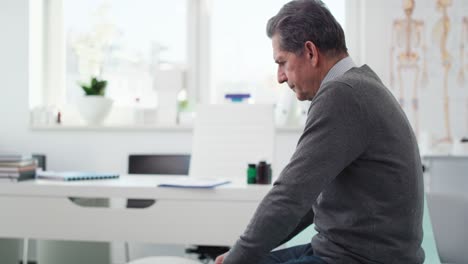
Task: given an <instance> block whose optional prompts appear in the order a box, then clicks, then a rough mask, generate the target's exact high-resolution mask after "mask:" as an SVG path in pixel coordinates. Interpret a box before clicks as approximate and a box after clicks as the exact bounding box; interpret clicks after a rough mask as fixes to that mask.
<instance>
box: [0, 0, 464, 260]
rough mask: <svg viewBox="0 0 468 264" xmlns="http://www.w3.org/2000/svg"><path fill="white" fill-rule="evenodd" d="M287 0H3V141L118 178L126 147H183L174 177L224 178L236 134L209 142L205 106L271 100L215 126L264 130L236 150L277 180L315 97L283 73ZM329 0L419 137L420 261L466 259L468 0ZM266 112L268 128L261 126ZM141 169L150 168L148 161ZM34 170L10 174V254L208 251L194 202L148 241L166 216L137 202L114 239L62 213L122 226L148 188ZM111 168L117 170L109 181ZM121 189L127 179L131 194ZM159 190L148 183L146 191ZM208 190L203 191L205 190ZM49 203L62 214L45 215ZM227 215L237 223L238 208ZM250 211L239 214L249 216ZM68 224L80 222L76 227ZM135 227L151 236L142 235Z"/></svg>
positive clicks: (55, 164)
mask: <svg viewBox="0 0 468 264" xmlns="http://www.w3.org/2000/svg"><path fill="white" fill-rule="evenodd" d="M286 2H288V1H287V0H237V1H228V0H173V1H165V0H140V1H129V0H0V32H1V35H0V40H1V41H0V58H1V60H0V76H1V77H2V80H1V82H0V83H1V88H0V91H1V92H0V109H1V111H0V124H1V125H0V126H1V129H0V154H3V153H17V154H18V153H19V154H21V155H29V154H33V155H36V156H37V155H38V156H39V157H41V158H42V159H43V161H45V164H46V165H45V166H44V167H45V168H44V169H45V170H46V171H59V172H66V171H87V172H96V173H102V172H113V173H116V174H119V175H120V176H123V175H127V174H130V173H131V172H132V169H131V167H132V166H134V165H135V164H136V163H132V162H140V163H141V160H140V161H135V160H133V161H132V158H130V157H131V156H133V157H134V156H135V155H140V156H141V155H149V157H160V156H163V157H164V156H166V157H167V156H171V155H172V156H174V155H178V156H184V157H185V161H186V162H185V163H184V164H185V165H184V166H187V164H189V163H190V166H191V168H185V169H182V171H178V173H174V174H185V175H187V174H189V171H191V172H193V171H194V170H200V171H202V170H203V169H205V170H206V169H208V170H209V169H210V168H212V169H213V170H215V169H216V172H217V173H215V174H216V175H217V176H219V177H220V178H223V177H224V176H226V175H228V174H229V172H228V170H227V169H223V168H222V167H220V166H218V167H216V166H217V165H218V164H217V158H216V157H218V158H220V157H222V156H223V155H222V154H219V153H217V151H221V152H222V150H221V149H222V148H223V147H225V149H226V151H228V150H229V148H235V147H236V144H233V142H234V141H233V142H229V141H226V142H223V141H222V140H220V141H218V143H217V144H218V145H219V146H220V148H212V149H210V148H209V147H207V145H204V144H205V143H203V140H206V139H207V138H208V137H213V138H214V137H219V133H218V132H217V131H216V130H215V131H213V129H212V127H209V125H210V124H211V123H209V121H207V122H201V120H202V119H203V118H204V116H203V115H202V114H203V113H207V111H203V109H205V110H206V109H211V111H212V112H213V109H219V112H218V115H216V114H212V115H211V116H209V115H210V114H207V116H208V119H209V118H212V119H213V120H214V119H216V118H218V119H219V116H220V115H221V114H222V113H226V111H228V112H229V111H230V110H229V109H233V108H230V107H240V108H239V109H244V108H243V107H242V106H246V107H248V106H258V107H260V108H259V109H261V111H260V112H257V113H263V111H264V110H265V109H267V111H265V112H266V113H267V114H266V115H264V116H269V115H271V117H272V118H271V120H270V119H268V117H266V118H265V117H264V116H260V115H258V114H257V115H255V114H253V113H249V111H248V110H246V111H243V110H239V111H237V110H236V113H235V115H236V116H238V117H239V119H237V117H233V119H232V120H228V119H226V118H224V120H223V121H224V122H225V123H223V125H222V126H218V128H219V129H220V130H219V131H223V128H224V131H226V132H223V133H226V135H230V136H233V138H234V137H238V138H240V140H242V138H243V136H245V135H246V134H243V133H254V136H256V138H259V141H254V142H255V143H257V144H256V145H258V146H260V148H261V151H264V153H265V155H261V154H258V153H257V154H255V155H253V153H252V151H253V150H252V149H253V147H252V148H250V147H249V145H247V144H244V145H245V147H244V148H243V151H244V152H245V153H243V154H242V153H241V154H239V155H238V156H237V157H241V156H245V155H248V154H249V153H250V154H252V155H251V156H250V157H251V158H250V163H258V162H259V161H261V160H265V161H266V162H267V163H269V164H271V168H272V179H273V180H274V179H275V178H276V177H277V176H278V175H279V173H280V172H281V170H282V168H284V166H285V165H286V164H287V162H288V161H289V158H290V156H291V155H292V153H293V151H294V149H295V146H296V143H297V140H298V139H299V137H300V135H301V132H302V128H303V126H304V122H305V119H306V116H307V109H308V106H309V103H308V102H297V101H296V99H295V96H294V94H293V93H292V92H291V90H290V89H289V88H288V87H287V85H280V84H278V83H277V81H276V65H275V63H274V61H273V57H272V48H271V40H270V39H268V37H267V36H266V29H265V27H266V22H267V20H268V19H269V18H270V17H272V16H273V15H275V14H276V13H277V11H278V10H279V9H280V7H281V6H282V5H283V4H285V3H286ZM324 2H325V3H326V4H327V6H328V7H329V9H330V10H331V11H332V13H333V14H334V15H335V17H336V18H337V20H338V21H339V22H340V23H341V25H342V26H343V28H344V30H345V35H346V40H347V46H348V49H349V53H350V56H351V57H352V58H353V60H354V61H355V62H356V64H357V65H362V64H368V65H370V66H371V67H372V68H373V69H374V70H375V71H376V73H377V74H378V75H379V76H380V78H381V79H382V81H383V82H384V83H385V84H386V85H387V87H388V88H389V89H391V91H392V93H393V94H394V96H395V98H396V99H397V100H398V101H399V102H400V105H401V107H402V108H403V109H404V111H405V113H406V114H407V117H408V119H409V121H410V122H411V124H412V126H413V129H414V131H415V133H416V135H417V138H418V143H419V148H420V151H421V157H422V159H423V163H424V169H425V173H424V185H425V186H424V187H425V192H426V207H425V208H426V210H425V214H424V242H423V246H424V249H425V251H426V261H425V263H457V264H463V263H465V264H466V263H468V257H467V254H466V249H467V245H468V231H467V230H468V229H467V228H466V226H465V225H466V223H468V194H467V193H468V192H467V191H468V177H467V171H468V1H467V0H394V1H386V0H324ZM92 77H97V80H95V81H94V86H99V82H100V81H105V82H106V83H105V86H106V87H105V93H104V96H99V95H98V96H86V95H85V93H84V90H85V88H83V87H89V86H93V81H92ZM101 84H102V83H101ZM101 95H102V94H101ZM90 99H91V100H90ZM262 106H267V107H266V108H265V107H262ZM207 107H208V108H207ZM210 107H217V108H210ZM235 109H237V108H235ZM268 109H269V110H268ZM215 112H217V110H215ZM246 117H250V119H251V120H259V121H258V122H257V121H255V122H257V123H255V122H254V121H252V122H250V123H247V124H245V129H244V127H242V126H243V125H244V124H243V123H242V122H240V121H239V120H249V118H246ZM213 120H211V121H213ZM213 122H214V121H213ZM260 124H267V125H266V126H263V125H260ZM268 124H270V125H271V127H272V129H271V130H268V129H265V127H267V128H268ZM207 126H208V127H207ZM215 128H216V126H215ZM249 129H250V130H249ZM252 129H255V130H252ZM255 133H256V134H255ZM202 134H203V135H202ZM199 140H200V141H199ZM260 143H261V144H260ZM253 145H255V144H253ZM204 148H205V149H204ZM203 150H204V151H203ZM236 151H239V148H237V149H236ZM206 152H209V153H206ZM244 154H245V155H244ZM187 158H188V160H189V163H187ZM190 159H191V160H190ZM149 162H151V161H149ZM222 162H223V161H222V160H221V163H222ZM221 163H219V164H221ZM140 165H141V164H140ZM146 165H147V164H146ZM231 165H232V164H227V165H226V166H231ZM235 165H236V166H240V168H241V169H240V170H239V172H237V173H238V174H239V175H234V176H233V177H237V178H236V181H237V180H239V181H241V182H242V183H245V182H246V177H247V176H246V171H247V166H248V163H241V164H235ZM135 166H137V165H135ZM141 166H143V167H144V166H145V165H141ZM175 166H176V167H178V166H179V165H175ZM180 166H182V165H180ZM194 166H195V167H194ZM179 168H180V167H179ZM133 169H135V173H137V174H139V173H146V171H142V168H140V167H138V166H137V167H135V168H133ZM143 170H144V169H143ZM0 171H1V170H0ZM149 173H152V171H151V170H150V171H149ZM152 174H158V171H157V170H155V171H154V172H153V173H152ZM162 174H170V173H162ZM147 177H150V176H147ZM188 177H190V176H188ZM121 178H122V179H123V178H124V177H121ZM128 178H131V176H130V175H128ZM30 181H31V180H30ZM30 181H18V182H13V183H12V182H11V180H9V179H1V178H0V195H1V197H0V200H1V201H0V226H1V227H0V230H1V231H0V263H1V264H18V263H25V262H24V261H27V263H34V264H59V263H60V264H62V263H70V264H74V263H88V264H94V263H95V264H107V263H109V264H110V263H112V264H123V263H131V261H135V260H138V259H140V258H145V257H150V256H154V257H159V260H155V262H153V263H168V264H170V263H188V262H181V261H184V260H187V261H188V260H190V261H193V263H197V261H198V262H199V263H212V260H211V262H210V260H209V259H206V260H199V259H198V257H199V256H200V254H196V253H190V252H187V251H186V250H187V249H190V248H196V245H197V244H195V245H194V244H192V243H184V239H183V237H184V235H187V237H190V238H191V239H192V238H193V237H194V236H192V235H191V234H190V233H191V231H192V230H196V229H197V226H191V225H190V222H191V221H194V222H196V221H198V220H197V219H198V218H197V217H196V216H195V215H193V218H194V219H192V216H190V215H188V216H186V218H185V219H182V220H181V219H174V221H185V222H184V225H185V226H186V228H183V229H182V230H168V231H167V232H168V235H167V237H160V238H154V241H152V239H151V237H149V235H148V236H145V235H144V233H145V232H144V230H143V231H142V229H146V230H147V231H148V232H151V229H153V228H155V229H158V230H160V229H162V228H161V227H160V226H159V227H155V226H151V225H150V224H142V223H150V222H151V221H153V219H152V217H154V222H155V225H157V223H160V222H158V221H157V218H158V217H160V216H159V215H158V214H155V215H151V214H149V213H148V214H145V213H142V214H141V215H142V216H141V217H142V218H141V220H142V222H140V221H138V217H133V216H132V217H130V216H129V219H131V220H134V221H130V220H129V221H126V222H125V223H124V224H123V225H122V226H120V227H121V229H125V231H126V233H125V232H123V231H122V230H115V232H117V233H118V234H117V233H116V234H115V236H114V234H112V232H110V231H109V230H107V231H102V233H101V232H100V230H96V231H95V232H94V231H93V232H94V234H91V232H90V231H86V229H87V228H88V227H87V226H86V225H75V224H74V223H71V224H70V226H69V227H67V228H62V225H63V223H61V222H60V221H61V219H66V214H68V213H69V212H71V211H73V210H74V209H73V208H75V207H76V208H78V209H77V210H86V213H85V214H83V215H82V217H83V218H88V219H81V220H83V221H84V222H86V223H89V228H90V230H91V229H92V228H93V227H92V222H93V221H98V222H99V220H98V218H99V217H100V216H105V217H108V218H106V219H109V222H114V220H115V222H116V223H114V224H115V226H116V227H117V226H119V225H118V224H120V221H119V219H118V218H113V217H114V215H113V214H111V215H109V216H106V215H105V212H106V211H111V212H115V211H117V210H120V211H118V212H119V214H115V216H120V215H122V217H125V215H124V214H125V212H126V211H130V212H132V213H133V212H135V213H136V214H139V213H138V212H137V211H138V210H140V211H142V210H143V211H144V210H145V208H143V209H137V208H125V201H126V199H122V198H145V197H136V196H138V195H136V196H135V197H120V196H119V195H120V194H118V193H117V192H118V191H116V192H115V193H116V196H117V197H103V195H104V196H105V195H106V194H103V193H93V190H100V189H93V188H94V187H90V189H88V190H86V188H81V189H80V190H79V191H76V192H74V193H73V194H71V195H70V197H68V196H67V195H66V194H64V192H65V191H61V189H60V188H59V187H60V186H61V185H59V186H56V185H58V184H55V183H56V181H55V182H54V181H50V182H54V183H52V184H49V183H48V182H47V180H43V182H44V181H45V183H44V184H43V185H41V184H38V185H35V184H31V185H28V184H30V183H28V182H30ZM33 181H34V180H33ZM106 181H109V182H112V181H113V180H100V182H103V184H105V182H106ZM82 182H84V184H86V180H83V181H80V182H79V183H78V185H79V184H82ZM23 186H27V188H26V187H24V188H23ZM124 187H125V186H123V187H122V188H121V189H119V190H123V192H124V193H125V192H128V193H129V194H130V192H131V190H127V189H125V188H124ZM264 187H265V186H264ZM129 189H130V188H129ZM158 189H159V188H158ZM15 190H18V191H16V192H15ZM38 190H40V191H38ZM63 190H68V189H67V186H65V187H64V189H63ZM70 190H71V188H70ZM216 190H218V189H216ZM221 190H222V189H221ZM262 190H263V189H262ZM150 191H151V190H147V189H145V190H144V193H149V196H151V195H152V194H151V192H150ZM156 191H157V189H156V186H155V187H154V192H156ZM29 192H30V193H33V194H34V195H37V196H38V197H40V198H41V199H43V198H47V199H48V198H50V197H53V198H54V199H55V198H57V197H58V195H62V196H63V198H64V200H65V199H66V200H67V204H65V205H64V207H63V208H65V209H66V210H65V209H64V210H63V211H62V209H61V207H57V208H55V209H50V208H46V206H45V207H44V209H42V205H40V203H38V204H39V205H38V206H34V207H33V206H28V205H27V204H26V202H24V201H26V200H27V199H28V197H23V196H27V195H28V193H29ZM189 192H190V191H189ZM207 192H209V191H207ZM263 192H264V191H260V192H259V193H260V194H261V193H263ZM108 193H110V194H114V193H113V192H112V191H111V190H109V192H108ZM167 193H168V194H167V195H168V197H169V196H170V195H172V194H170V193H169V192H167ZM81 194H82V195H81ZM163 194H164V195H165V193H164V192H163ZM260 194H257V196H260ZM31 195H32V194H31ZM73 195H75V196H80V197H72V196H73ZM155 195H156V194H155ZM197 195H198V193H197ZM204 195H205V194H204V193H203V191H201V194H200V197H204ZM49 196H50V197H49ZM81 196H83V197H84V198H83V197H81ZM182 196H184V195H182ZM155 197H156V196H155ZM171 197H172V196H171ZM207 197H208V196H207ZM210 197H211V196H210ZM255 197H256V196H255ZM23 198H24V201H23ZM152 198H154V197H152ZM29 199H31V201H32V200H33V199H32V198H31V197H29ZM41 199H39V198H38V199H36V200H41ZM50 199H52V198H50ZM57 199H58V198H57ZM210 199H211V198H210ZM213 199H216V197H214V198H213ZM245 199H247V198H245ZM252 199H253V198H252ZM256 199H257V198H256ZM43 200H44V201H43V203H48V200H45V199H43ZM176 200H177V199H176ZM177 201H179V200H177ZM177 201H176V202H174V204H178V203H177ZM36 202H37V201H36ZM179 202H180V201H179ZM257 202H258V201H257ZM51 204H52V203H51ZM57 204H59V203H57ZM157 205H158V201H156V204H155V205H154V206H157ZM127 207H129V203H128V204H127ZM137 207H138V206H137ZM15 208H17V210H15ZM25 208H26V209H29V211H28V210H26V211H25V210H24V209H25ZM83 208H84V209H83ZM180 208H184V207H183V206H182V207H177V206H174V207H173V209H171V208H168V209H167V211H166V213H165V217H167V219H169V217H170V216H171V210H181V209H180ZM239 208H240V210H242V208H241V207H239ZM46 209H47V210H49V211H50V212H53V214H52V213H51V214H50V215H45V214H44V212H45V211H43V212H42V213H41V211H42V210H46ZM182 210H183V209H182ZM249 210H250V208H249ZM17 211H21V213H18V214H17V215H18V216H21V221H20V220H18V221H17V223H16V224H15V222H16V221H13V220H11V219H10V220H11V221H4V220H2V219H4V218H5V217H6V214H7V213H9V212H17ZM94 212H96V213H94ZM98 212H99V213H98ZM101 212H102V213H101ZM200 212H201V214H202V213H203V208H201V209H200ZM120 213H121V214H120ZM249 214H250V211H249ZM143 217H144V218H146V219H143ZM206 217H209V215H207V216H206ZM232 217H233V219H232V221H233V222H235V221H236V219H235V217H236V216H235V215H233V216H232ZM239 217H241V216H239ZM246 217H247V216H242V219H241V220H239V222H240V223H244V222H245V221H247V220H248V219H247V218H246ZM43 218H47V219H43ZM195 218H196V219H195ZM244 218H245V219H244ZM89 219H90V220H89ZM164 219H166V218H164ZM88 220H89V221H88ZM56 221H57V222H56ZM77 221H78V220H77ZM117 222H119V223H117ZM168 222H171V221H169V220H168ZM47 223H49V224H47ZM20 225H21V226H20ZM41 225H42V228H39V229H41V230H36V229H37V228H36V227H37V226H41ZM54 225H56V226H57V229H55V228H54ZM59 225H60V228H59V227H58V226H59ZM103 226H104V225H103ZM109 226H114V225H112V223H109ZM171 228H172V227H171V226H170V225H169V226H168V227H167V228H166V229H171ZM200 228H201V227H200ZM228 228H229V225H228V224H227V225H226V227H225V229H228ZM236 228H237V227H236ZM67 229H70V230H73V231H74V232H70V233H73V234H70V235H68V234H66V233H67V232H68V231H67ZM24 230H28V231H24ZM236 230H237V229H236ZM111 231H112V230H111ZM28 232H29V233H30V234H29V233H28ZM155 232H156V231H155ZM197 232H198V231H197ZM200 232H204V233H206V237H213V241H214V242H213V243H211V241H209V239H205V240H203V238H202V239H201V240H200V241H203V242H205V243H204V244H198V245H207V246H218V245H221V246H229V245H228V243H221V244H216V241H217V240H216V239H215V237H214V235H210V232H212V231H210V230H209V229H207V230H202V231H200ZM225 232H226V233H229V230H225ZM313 232H314V230H313V228H309V229H307V230H305V231H304V232H303V233H301V234H299V235H298V236H297V237H295V238H294V239H293V240H291V241H290V242H288V243H287V244H286V245H283V247H288V246H292V245H295V244H299V243H307V242H309V241H310V238H311V236H312V234H313ZM62 233H63V234H62ZM107 233H109V234H107ZM135 233H138V234H140V233H141V234H142V235H141V237H142V238H144V239H142V241H138V240H139V239H138V236H137V235H136V234H135ZM233 233H234V231H233ZM38 234H41V235H38ZM82 234H84V235H82ZM171 234H173V235H171ZM126 235H128V236H126ZM222 235H223V234H222V232H221V233H220V236H222ZM239 235H240V233H239ZM172 236H174V237H181V238H182V239H180V240H177V239H176V238H174V237H172ZM74 237H76V239H73V238H74ZM127 237H128V239H127ZM112 238H115V239H112ZM197 239H198V238H193V241H198V240H197ZM166 241H167V242H166ZM189 241H192V240H189ZM220 241H221V240H220ZM230 241H231V240H230ZM151 242H154V243H151ZM165 242H166V243H165ZM25 249H26V250H25ZM209 249H210V248H208V250H209ZM215 249H216V248H215ZM221 250H222V249H221ZM168 256H172V258H167V257H168ZM165 257H166V258H165ZM158 261H159V262H158ZM203 261H204V262H203ZM190 263H192V262H190ZM142 264H143V263H142Z"/></svg>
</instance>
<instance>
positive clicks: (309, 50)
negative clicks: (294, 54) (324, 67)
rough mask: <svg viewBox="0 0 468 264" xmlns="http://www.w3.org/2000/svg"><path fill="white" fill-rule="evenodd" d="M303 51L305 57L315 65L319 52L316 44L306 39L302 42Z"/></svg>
mask: <svg viewBox="0 0 468 264" xmlns="http://www.w3.org/2000/svg"><path fill="white" fill-rule="evenodd" d="M304 52H305V55H306V56H307V59H308V60H309V61H310V62H311V63H312V65H313V66H317V64H318V59H319V56H318V55H319V52H318V49H317V46H315V44H314V43H313V42H312V41H306V42H305V44H304Z"/></svg>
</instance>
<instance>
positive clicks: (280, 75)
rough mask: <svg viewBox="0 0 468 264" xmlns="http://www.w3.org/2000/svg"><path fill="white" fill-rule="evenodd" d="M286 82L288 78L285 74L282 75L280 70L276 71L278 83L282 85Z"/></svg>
mask: <svg viewBox="0 0 468 264" xmlns="http://www.w3.org/2000/svg"><path fill="white" fill-rule="evenodd" d="M287 80H288V78H287V77H286V74H284V72H283V71H281V70H278V82H279V83H284V82H286V81H287Z"/></svg>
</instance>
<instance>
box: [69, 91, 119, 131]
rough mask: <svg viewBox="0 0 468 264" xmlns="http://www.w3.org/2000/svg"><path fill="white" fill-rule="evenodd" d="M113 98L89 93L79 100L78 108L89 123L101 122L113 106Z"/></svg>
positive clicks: (96, 123)
mask: <svg viewBox="0 0 468 264" xmlns="http://www.w3.org/2000/svg"><path fill="white" fill-rule="evenodd" d="M112 103H113V101H112V99H109V98H106V97H104V96H100V95H87V96H84V97H81V98H79V99H78V100H77V109H78V112H79V113H80V115H81V117H82V118H83V119H84V120H85V121H86V122H87V123H88V124H89V125H99V124H101V123H102V122H103V121H104V120H105V118H106V117H107V115H108V114H109V112H110V110H111V108H112Z"/></svg>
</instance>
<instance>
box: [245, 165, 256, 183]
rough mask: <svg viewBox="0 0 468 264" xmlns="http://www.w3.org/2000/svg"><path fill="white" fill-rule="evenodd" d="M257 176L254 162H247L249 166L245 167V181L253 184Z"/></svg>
mask: <svg viewBox="0 0 468 264" xmlns="http://www.w3.org/2000/svg"><path fill="white" fill-rule="evenodd" d="M256 178H257V166H256V164H253V163H251V164H249V167H248V168H247V183H248V184H254V183H257V181H256Z"/></svg>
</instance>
